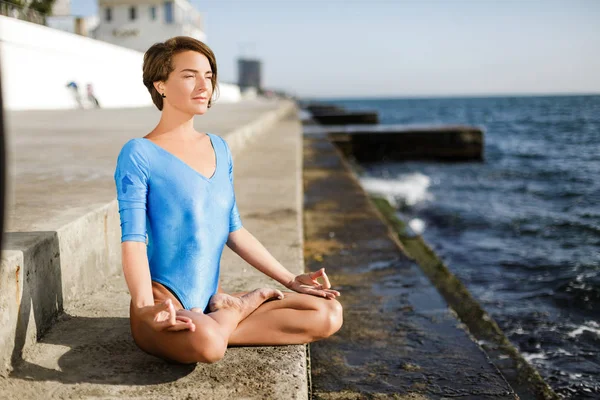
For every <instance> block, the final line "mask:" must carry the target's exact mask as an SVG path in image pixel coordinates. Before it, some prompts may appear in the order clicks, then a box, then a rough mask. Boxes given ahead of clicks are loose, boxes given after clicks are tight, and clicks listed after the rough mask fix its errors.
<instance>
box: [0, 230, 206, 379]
mask: <svg viewBox="0 0 600 400" xmlns="http://www.w3.org/2000/svg"><path fill="white" fill-rule="evenodd" d="M3 247H4V249H5V250H20V251H22V252H23V265H22V266H21V268H22V273H21V274H17V277H16V279H17V282H16V284H17V288H18V287H19V286H18V285H19V282H18V279H22V285H23V289H22V292H21V293H22V298H21V299H19V298H18V297H19V295H18V293H19V291H18V290H16V293H17V298H16V301H17V304H20V307H19V314H18V319H17V324H16V329H15V345H14V349H13V352H12V357H11V362H12V365H13V368H14V370H13V371H12V372H11V373H10V377H12V378H20V379H26V380H36V381H58V382H63V383H84V382H90V383H99V384H107V385H111V384H130V385H131V384H133V385H149V384H157V383H163V382H171V381H174V380H177V379H179V378H181V377H182V376H185V375H188V374H189V373H191V372H192V371H193V370H194V368H195V365H182V364H168V363H166V362H165V361H164V360H162V359H160V358H157V357H154V356H151V355H148V354H146V353H144V352H143V351H142V350H140V349H139V348H138V347H137V346H136V344H135V342H134V341H133V338H132V336H131V330H130V326H129V318H119V317H109V318H105V317H99V318H90V317H79V316H77V317H74V316H71V315H68V314H65V313H64V309H63V290H62V274H61V264H60V250H59V244H58V236H57V233H56V232H11V233H6V234H5V241H4V246H3ZM19 277H22V278H19ZM32 318H33V319H32ZM30 321H32V322H35V326H29V324H30ZM28 330H29V331H30V332H29V334H27V332H28ZM32 330H35V333H34V332H31V331H32ZM36 338H41V339H39V340H37V343H35V344H31V343H30V341H35V339H36ZM24 352H25V353H26V354H27V356H26V357H25V358H24V356H23V353H24Z"/></svg>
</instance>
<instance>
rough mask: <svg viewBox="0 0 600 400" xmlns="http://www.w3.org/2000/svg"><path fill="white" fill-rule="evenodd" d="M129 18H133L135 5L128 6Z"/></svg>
mask: <svg viewBox="0 0 600 400" xmlns="http://www.w3.org/2000/svg"><path fill="white" fill-rule="evenodd" d="M129 19H130V20H132V21H133V20H134V19H135V6H132V7H129Z"/></svg>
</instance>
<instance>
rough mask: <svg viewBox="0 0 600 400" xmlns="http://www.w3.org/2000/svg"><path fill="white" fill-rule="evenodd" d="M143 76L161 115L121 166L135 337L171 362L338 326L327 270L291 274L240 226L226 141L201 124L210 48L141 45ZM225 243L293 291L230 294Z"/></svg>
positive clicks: (210, 86) (178, 43)
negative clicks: (223, 278)
mask: <svg viewBox="0 0 600 400" xmlns="http://www.w3.org/2000/svg"><path fill="white" fill-rule="evenodd" d="M143 81H144V85H145V86H146V87H147V88H148V90H149V92H150V95H151V96H152V100H153V102H154V104H155V105H156V107H157V108H158V109H159V110H161V111H162V114H161V119H160V121H159V123H158V125H157V126H156V127H155V128H154V130H152V132H150V133H148V134H147V135H146V136H144V137H141V138H134V139H131V140H129V141H128V142H127V143H126V144H125V145H124V146H123V148H122V149H121V151H120V153H119V156H118V158H117V166H116V170H115V174H114V178H115V183H116V189H117V199H118V203H119V213H120V218H121V233H122V236H121V250H122V262H123V271H124V275H125V280H126V282H127V286H128V288H129V292H130V294H131V303H130V322H131V332H132V335H133V338H134V341H135V343H136V344H137V345H138V346H139V347H140V348H141V349H142V350H144V351H145V352H147V353H150V354H153V355H156V356H158V357H161V358H164V359H166V360H170V361H175V362H180V363H196V362H206V363H210V362H215V361H217V360H219V359H221V358H222V357H223V356H224V354H225V350H226V348H227V346H228V345H283V344H300V343H308V342H311V341H314V340H318V339H321V338H325V337H327V336H329V335H331V334H333V333H335V332H336V331H337V330H338V329H339V328H340V327H341V324H342V308H341V306H340V304H339V302H338V301H337V300H336V299H335V298H336V297H337V296H339V295H340V293H339V292H338V291H336V290H333V289H331V285H330V283H329V280H328V278H327V275H326V274H325V271H324V270H323V269H321V270H319V271H317V272H315V273H307V274H301V275H297V276H294V275H293V274H292V273H291V272H289V271H288V270H286V269H285V268H284V267H283V266H282V265H281V264H280V263H279V262H278V261H277V260H275V259H274V257H273V256H272V255H271V254H270V253H269V252H268V251H267V250H266V249H265V247H264V246H263V245H262V244H261V243H260V242H259V241H258V240H257V239H256V238H255V237H254V236H253V235H252V234H251V233H250V232H248V230H246V229H245V228H244V227H243V226H242V221H241V219H240V215H239V213H238V209H237V204H236V201H235V194H234V190H233V160H232V157H231V152H230V149H229V146H228V145H227V142H226V141H225V140H224V139H222V138H221V137H219V136H217V135H214V134H212V133H200V132H197V131H195V130H194V125H193V119H194V115H196V114H204V113H205V112H206V111H207V109H208V108H210V107H211V105H212V103H211V102H212V96H213V90H214V89H216V86H217V65H216V61H215V56H214V54H213V52H212V51H211V50H210V48H209V47H208V46H207V45H206V44H204V43H202V42H200V41H198V40H196V39H193V38H190V37H186V36H178V37H174V38H171V39H169V40H167V41H166V42H164V43H156V44H154V45H153V46H152V47H150V48H149V49H148V51H147V52H146V53H145V55H144V64H143ZM225 244H227V246H228V247H229V248H231V249H232V250H233V251H234V252H236V253H237V254H238V255H239V256H240V257H242V258H243V259H244V260H246V261H247V262H248V263H250V264H251V265H252V266H254V267H255V268H257V269H258V270H259V271H261V272H263V273H264V274H266V275H267V276H269V277H271V278H273V279H275V280H276V281H278V282H280V283H281V284H283V285H284V286H285V287H287V288H288V289H290V290H291V291H292V292H285V293H282V292H280V291H279V290H276V289H269V288H262V289H256V290H254V291H251V292H244V293H237V294H234V295H228V294H226V293H223V292H222V291H221V289H220V287H219V283H218V279H219V261H220V258H221V253H222V250H223V247H224V245H225ZM317 278H322V279H323V284H321V283H319V282H318V281H317Z"/></svg>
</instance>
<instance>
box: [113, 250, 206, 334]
mask: <svg viewBox="0 0 600 400" xmlns="http://www.w3.org/2000/svg"><path fill="white" fill-rule="evenodd" d="M121 251H122V262H123V275H125V281H126V282H127V287H128V288H129V293H130V294H131V301H132V302H133V312H135V313H137V314H138V315H139V316H140V318H141V319H142V320H143V321H145V322H146V323H147V324H148V325H150V326H151V327H152V328H153V329H155V330H157V331H158V330H164V329H166V330H168V331H181V330H188V329H189V330H191V331H194V330H196V326H195V325H194V322H193V321H192V320H191V319H190V318H189V317H186V316H182V315H177V311H176V310H175V307H174V306H173V302H172V301H171V299H166V300H165V301H163V302H162V303H160V304H154V295H153V294H152V280H151V277H150V267H149V265H148V256H147V254H146V243H143V242H135V241H125V242H122V243H121Z"/></svg>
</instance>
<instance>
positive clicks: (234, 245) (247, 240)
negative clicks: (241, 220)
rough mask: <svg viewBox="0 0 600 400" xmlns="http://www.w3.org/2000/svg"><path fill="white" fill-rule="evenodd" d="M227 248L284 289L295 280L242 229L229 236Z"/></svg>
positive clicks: (292, 275) (252, 236)
mask: <svg viewBox="0 0 600 400" xmlns="http://www.w3.org/2000/svg"><path fill="white" fill-rule="evenodd" d="M227 246H228V247H229V248H230V249H231V250H233V251H234V252H235V253H237V254H238V255H239V256H240V257H242V258H243V259H244V260H245V261H246V262H247V263H249V264H250V265H252V266H253V267H254V268H256V269H257V270H259V271H260V272H262V273H263V274H265V275H267V276H269V277H271V278H273V279H275V280H276V281H277V282H279V283H281V284H282V285H283V286H285V287H289V285H290V282H292V281H293V280H294V278H295V275H294V274H292V273H291V272H290V271H288V270H287V269H286V268H285V267H284V266H283V265H281V263H280V262H279V261H277V260H276V259H275V257H273V255H272V254H271V253H269V251H268V250H267V249H266V248H265V246H263V245H262V243H260V242H259V241H258V239H256V238H255V237H254V235H252V234H251V233H250V232H249V231H248V230H247V229H246V228H244V227H242V228H240V229H238V230H236V231H233V232H231V233H230V234H229V238H228V239H227Z"/></svg>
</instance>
